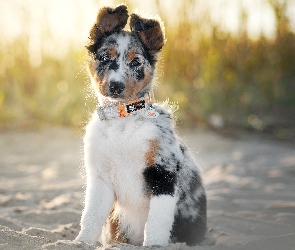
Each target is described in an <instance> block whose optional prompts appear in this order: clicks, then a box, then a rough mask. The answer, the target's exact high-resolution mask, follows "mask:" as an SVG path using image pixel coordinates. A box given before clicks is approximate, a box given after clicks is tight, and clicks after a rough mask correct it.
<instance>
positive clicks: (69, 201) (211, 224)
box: [0, 128, 295, 250]
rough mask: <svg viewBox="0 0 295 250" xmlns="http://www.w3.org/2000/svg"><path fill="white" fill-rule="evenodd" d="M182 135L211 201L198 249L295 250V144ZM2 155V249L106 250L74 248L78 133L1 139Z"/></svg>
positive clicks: (79, 194) (79, 186)
mask: <svg viewBox="0 0 295 250" xmlns="http://www.w3.org/2000/svg"><path fill="white" fill-rule="evenodd" d="M181 134H182V135H183V138H184V139H185V141H187V144H188V145H189V146H190V147H191V148H192V150H193V152H194V153H195V155H196V157H197V158H198V160H199V161H200V162H202V166H203V171H204V177H205V183H206V188H207V195H208V233H207V236H206V239H205V240H204V242H203V243H202V244H201V245H200V246H196V247H194V249H200V250H213V249H214V250H222V249H230V250H239V249H251V250H255V249H259V250H264V249H267V250H285V249H286V250H291V249H293V250H294V249H295V145H294V144H293V145H292V143H290V142H289V143H284V142H279V141H274V140H269V139H265V138H261V137H257V136H255V135H250V134H238V133H235V135H234V136H222V135H219V134H216V133H213V132H208V131H202V130H196V131H193V132H190V133H187V132H182V133H181ZM0 156H1V157H0V249H5V250H6V249H28V250H32V249H48V250H49V249H62V250H68V249H99V247H98V246H93V245H87V244H85V243H77V242H73V241H71V240H73V239H74V238H75V237H76V235H77V234H78V231H79V220H80V215H81V211H82V208H83V192H84V189H83V185H84V180H83V179H82V178H81V174H80V172H81V171H80V168H81V164H82V162H81V159H82V140H81V138H80V136H79V135H78V134H77V133H75V132H74V131H73V130H70V129H60V128H47V129H43V130H40V131H36V132H5V133H3V132H2V133H0ZM156 248H157V247H150V248H148V249H156ZM107 249H126V250H127V249H128V250H130V249H143V248H142V247H133V246H130V245H126V244H122V245H111V246H108V247H107ZM165 249H171V250H172V249H190V248H189V247H187V246H186V245H184V244H174V245H169V246H168V247H166V248H165Z"/></svg>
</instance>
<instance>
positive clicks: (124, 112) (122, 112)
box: [117, 104, 130, 117]
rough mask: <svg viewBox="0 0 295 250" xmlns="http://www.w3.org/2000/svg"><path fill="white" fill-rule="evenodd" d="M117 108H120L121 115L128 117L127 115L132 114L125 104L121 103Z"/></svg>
mask: <svg viewBox="0 0 295 250" xmlns="http://www.w3.org/2000/svg"><path fill="white" fill-rule="evenodd" d="M117 110H118V115H119V116H120V117H126V116H128V115H130V114H129V113H127V111H126V108H125V105H124V104H121V105H119V106H118V107H117Z"/></svg>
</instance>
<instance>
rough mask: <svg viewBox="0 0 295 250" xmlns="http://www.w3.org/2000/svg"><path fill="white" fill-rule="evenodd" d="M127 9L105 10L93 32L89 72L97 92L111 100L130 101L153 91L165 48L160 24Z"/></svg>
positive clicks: (100, 12) (123, 7)
mask: <svg viewBox="0 0 295 250" xmlns="http://www.w3.org/2000/svg"><path fill="white" fill-rule="evenodd" d="M127 19H128V14H127V9H126V7H125V6H119V7H117V8H115V9H111V8H103V9H101V10H100V11H99V13H98V17H97V21H96V23H95V24H94V26H93V27H92V29H91V30H90V40H91V43H90V45H89V46H88V47H87V48H88V51H89V54H90V60H89V71H90V74H91V77H92V81H93V83H94V87H95V89H96V91H97V92H98V93H99V94H101V95H103V96H105V97H107V98H110V99H116V100H118V101H128V100H132V99H135V98H138V97H142V96H143V95H144V94H145V93H147V92H149V91H150V90H151V88H152V83H151V82H152V78H153V74H154V66H155V63H156V55H157V53H158V52H159V51H160V50H161V48H162V47H163V45H164V35H163V33H162V30H161V27H160V23H159V22H158V21H156V20H152V19H143V18H141V17H139V16H138V15H135V14H133V15H132V16H131V21H130V28H131V31H124V30H122V28H123V27H124V26H125V24H126V22H127Z"/></svg>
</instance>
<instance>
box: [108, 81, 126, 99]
mask: <svg viewBox="0 0 295 250" xmlns="http://www.w3.org/2000/svg"><path fill="white" fill-rule="evenodd" d="M109 89H110V92H111V94H112V95H113V96H117V95H120V94H121V93H122V92H123V91H124V89H125V85H124V83H122V82H115V81H111V82H110V87H109Z"/></svg>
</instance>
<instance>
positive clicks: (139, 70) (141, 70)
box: [135, 67, 144, 81]
mask: <svg viewBox="0 0 295 250" xmlns="http://www.w3.org/2000/svg"><path fill="white" fill-rule="evenodd" d="M135 78H136V80H137V81H141V80H142V79H143V78H144V67H140V68H137V69H136V70H135Z"/></svg>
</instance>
